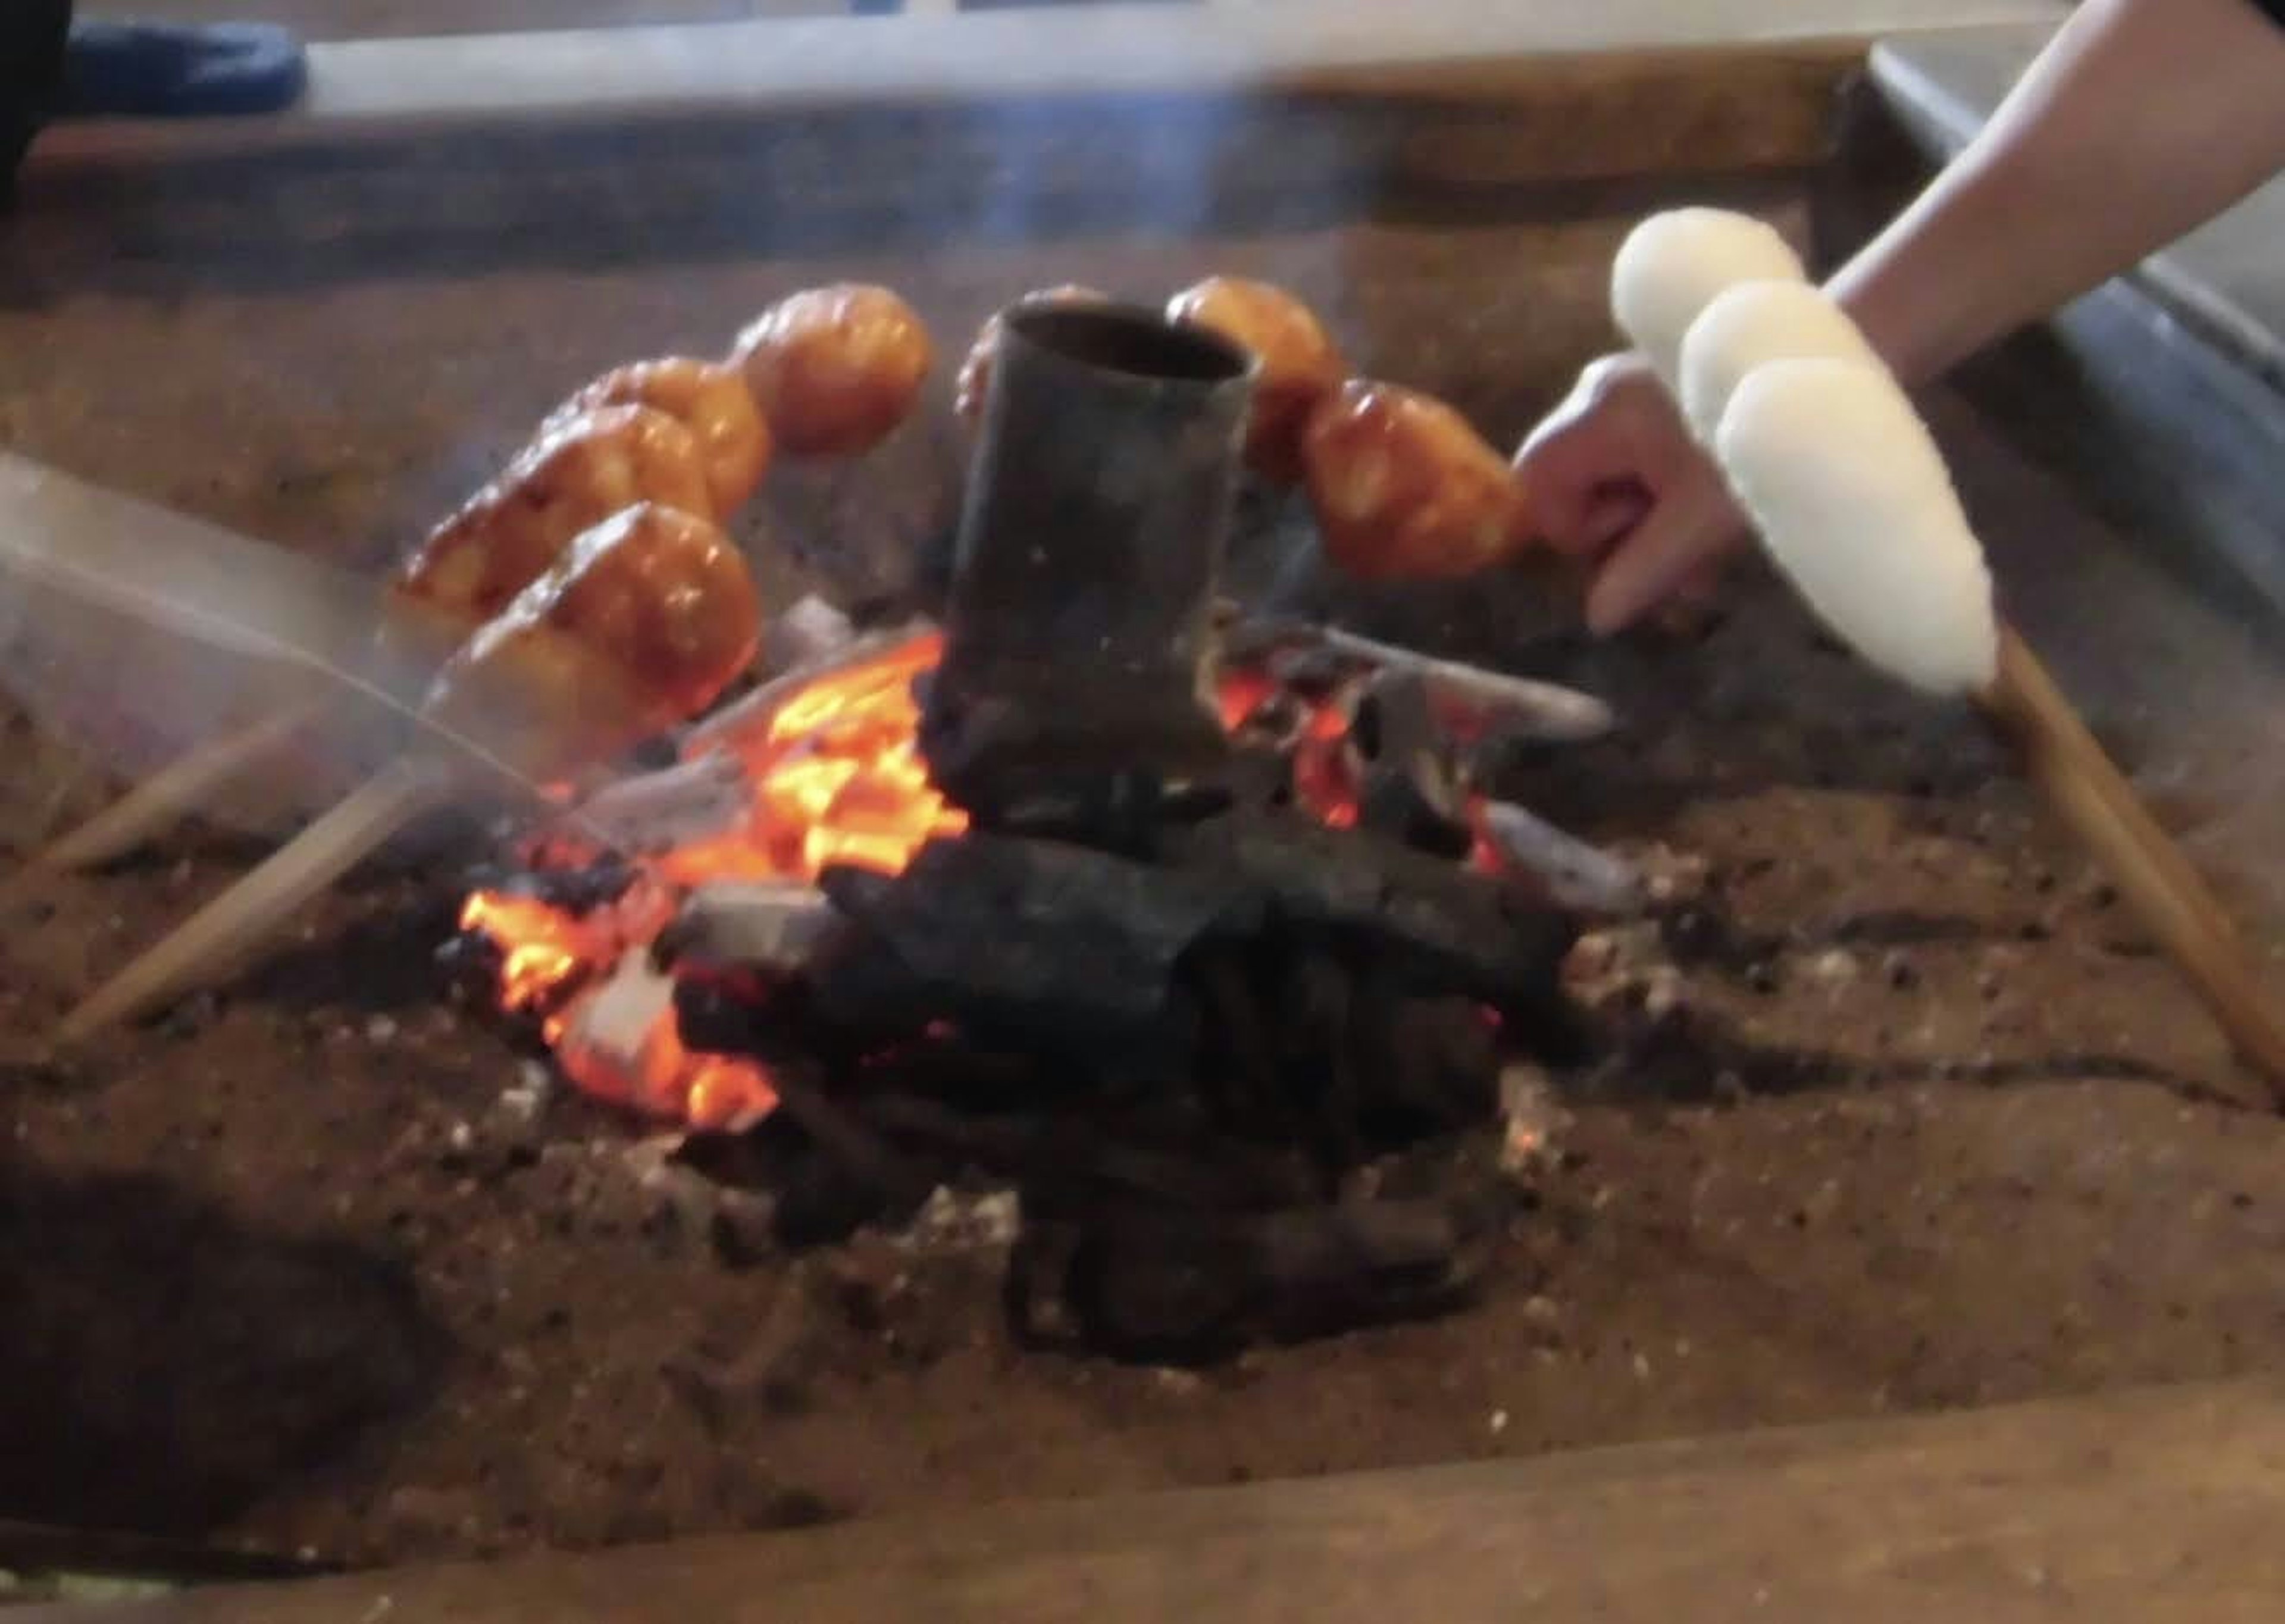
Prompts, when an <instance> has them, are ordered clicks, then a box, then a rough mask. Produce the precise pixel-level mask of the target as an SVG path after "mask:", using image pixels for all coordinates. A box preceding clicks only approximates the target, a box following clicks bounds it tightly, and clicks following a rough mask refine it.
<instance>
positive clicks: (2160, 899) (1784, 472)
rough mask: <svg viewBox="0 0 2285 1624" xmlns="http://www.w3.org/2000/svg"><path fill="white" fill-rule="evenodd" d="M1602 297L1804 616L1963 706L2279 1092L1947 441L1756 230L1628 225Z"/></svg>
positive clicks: (2212, 951)
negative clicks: (2016, 615)
mask: <svg viewBox="0 0 2285 1624" xmlns="http://www.w3.org/2000/svg"><path fill="white" fill-rule="evenodd" d="M1612 304H1613V310H1614V315H1615V316H1616V317H1617V318H1618V320H1619V323H1620V325H1621V326H1622V327H1623V328H1625V330H1626V331H1627V333H1628V335H1629V338H1630V339H1632V340H1633V341H1634V342H1635V344H1636V345H1637V348H1638V349H1641V350H1643V351H1644V352H1645V354H1646V355H1647V356H1648V357H1649V358H1650V360H1651V362H1652V365H1653V368H1654V369H1655V371H1656V372H1657V373H1658V375H1659V377H1660V379H1661V381H1662V382H1664V383H1665V385H1666V387H1667V388H1668V390H1669V393H1670V394H1671V395H1672V396H1674V397H1675V403H1676V408H1677V410H1678V411H1680V412H1681V413H1682V414H1683V416H1684V419H1685V420H1686V421H1687V422H1688V424H1689V427H1690V429H1691V432H1692V434H1694V435H1696V436H1697V437H1698V439H1699V440H1700V442H1701V443H1703V444H1704V446H1705V447H1706V449H1707V451H1708V452H1709V453H1710V454H1711V455H1712V456H1713V458H1714V459H1715V461H1716V463H1717V464H1718V465H1719V467H1720V468H1721V472H1722V475H1723V477H1724V480H1725V481H1726V482H1727V483H1728V485H1729V487H1730V490H1731V493H1732V494H1733V495H1734V496H1735V497H1736V498H1738V501H1739V505H1740V506H1742V507H1743V508H1744V509H1745V510H1746V511H1747V513H1748V514H1750V515H1751V516H1752V518H1753V520H1754V522H1755V527H1756V529H1757V530H1759V532H1760V535H1761V538H1762V542H1763V545H1764V546H1765V547H1766V548H1767V549H1768V551H1769V553H1770V554H1771V558H1772V559H1773V560H1774V561H1775V562H1776V563H1777V565H1778V567H1779V569H1780V570H1781V571H1782V572H1783V574H1784V575H1785V576H1786V578H1787V579H1788V580H1789V581H1790V582H1791V584H1793V586H1794V589H1795V590H1796V591H1797V592H1799V593H1800V594H1801V595H1802V598H1803V599H1804V600H1806V601H1807V602H1808V605H1809V607H1810V609H1812V610H1813V611H1814V612H1815V613H1816V614H1817V615H1818V617H1819V618H1820V619H1822V620H1823V621H1824V622H1825V624H1826V625H1827V626H1828V627H1830V628H1831V629H1832V630H1833V632H1835V633H1836V634H1837V635H1838V636H1839V637H1841V639H1842V640H1843V641H1845V642H1847V643H1848V644H1849V646H1850V647H1852V648H1854V649H1855V650H1856V651H1857V654H1858V655H1860V656H1861V657H1862V658H1864V659H1865V661H1866V662H1867V663H1870V664H1872V665H1874V666H1876V667H1878V668H1879V669H1881V671H1885V672H1887V673H1888V675H1889V676H1891V677H1894V678H1896V679H1897V680H1899V681H1902V682H1904V683H1906V684H1908V685H1910V686H1914V687H1918V688H1920V689H1921V690H1923V691H1925V692H1928V693H1932V694H1953V695H1959V696H1964V697H1967V698H1969V699H1971V700H1972V701H1973V702H1975V704H1976V705H1977V707H1978V708H1979V709H1980V710H1982V711H1983V714H1984V716H1985V717H1986V718H1989V720H1990V721H1991V724H1992V726H1994V727H1995V728H1996V729H1997V730H1998V733H1999V734H2001V735H2002V736H2003V737H2004V738H2005V739H2006V740H2007V741H2008V742H2009V743H2010V744H2011V745H2012V746H2013V747H2014V750H2015V752H2016V754H2017V756H2018V757H2020V758H2021V760H2022V764H2023V767H2024V771H2025V773H2026V774H2027V775H2028V776H2029V777H2030V781H2031V782H2032V784H2033V785H2034V786H2035V787H2036V788H2038V791H2039V793H2040V794H2041V796H2044V797H2045V799H2046V803H2047V804H2048V805H2049V806H2050V807H2051V808H2053V811H2054V812H2055V814H2056V816H2057V817H2058V818H2060V819H2061V820H2062V822H2063V823H2064V824H2065V825H2066V826H2067V827H2068V828H2069V829H2070V830H2071V832H2072V834H2073V835H2075V836H2077V838H2078V840H2079V841H2080V843H2082V844H2083V845H2085V848H2086V849H2087V850H2088V851H2090V852H2091V853H2092V854H2093V856H2094V857H2095V858H2096V859H2098V860H2099V861H2100V863H2101V864H2102V865H2103V867H2105V868H2106V869H2108V871H2109V872H2110V874H2111V875H2113V876H2114V878H2115V879H2116V882H2117V883H2118V886H2119V888H2120V890H2121V892H2122V893H2123V894H2124V896H2125V898H2127V900H2128V902H2129V903H2130V905H2131V906H2132V908H2133V910H2134V913H2135V915H2136V917H2137V918H2139V919H2140V921H2141V922H2142V923H2143V925H2144V926H2145V927H2146V928H2147V929H2148V930H2149V931H2150V932H2151V934H2152V935H2153V936H2155V938H2157V940H2158V942H2159V944H2160V945H2162V946H2163V948H2164V950H2165V951H2166V953H2168V955H2169V956H2170V957H2171V959H2172V961H2173V962H2174V964H2175V965H2176V966H2177V967H2178V968H2179V970H2180V971H2181V973H2182V974H2183V976H2184V977H2186V978H2187V980H2188V981H2189V983H2190V985H2192V986H2193V987H2194V988H2195V990H2196V992H2198V994H2199V996H2200V997H2201V998H2202V999H2203V1000H2204V1001H2205V1003H2206V1005H2207V1007H2208V1008H2210V1010H2211V1011H2212V1013H2213V1015H2214V1017H2215V1019H2216V1020H2217V1022H2218V1024H2220V1026H2221V1028H2222V1030H2223V1031H2224V1032H2226V1034H2227V1036H2228V1038H2229V1040H2230V1041H2231V1042H2232V1044H2233V1045H2234V1046H2235V1047H2236V1049H2237V1051H2238V1053H2239V1055H2240V1056H2241V1057H2242V1059H2243V1060H2244V1061H2245V1062H2246V1063H2248V1064H2250V1065H2251V1066H2252V1067H2254V1068H2255V1069H2257V1070H2258V1071H2259V1072H2260V1073H2261V1074H2262V1077H2263V1079H2264V1080H2265V1082H2266V1084H2267V1085H2268V1087H2269V1090H2270V1093H2271V1094H2272V1096H2273V1099H2274V1100H2275V1102H2277V1103H2278V1104H2279V1105H2281V1106H2285V1021H2281V1019H2280V1017H2279V1015H2278V1013H2277V1010H2276V1008H2275V1006H2274V1004H2273V1001H2272V1000H2271V997H2270V995H2269V993H2268V992H2267V991H2266V990H2265V988H2264V987H2263V985H2262V984H2261V981H2260V978H2259V977H2258V974H2257V972H2256V969H2255V967H2254V964H2253V961H2252V960H2251V957H2250V954H2249V953H2247V951H2246V948H2245V945H2244V944H2243V942H2242V940H2241V938H2239V936H2238V934H2237V932H2236V930H2234V928H2233V927H2232V925H2231V923H2230V921H2229V918H2228V915H2227V914H2226V913H2225V912H2224V911H2223V909H2222V906H2221V905H2220V903H2219V902H2218V900H2217V899H2216V898H2215V897H2214V895H2213V893H2212V891H2211V890H2210V889H2209V888H2208V887H2207V885H2206V883H2205V882H2204V880H2203V878H2202V877H2201V876H2200V875H2199V874H2198V872H2197V870H2196V869H2195V867H2192V865H2191V863H2190V861H2189V859H2188V858H2187V857H2186V856H2185V855H2184V854H2183V852H2182V851H2181V849H2180V847H2179V846H2178V845H2177V844H2176V843H2174V842H2173V840H2172V839H2171V837H2170V836H2168V835H2167V834H2166V832H2165V831H2164V830H2163V828H2160V827H2159V825H2158V823H2157V820H2155V819H2154V818H2153V817H2152V816H2151V815H2150V812H2149V811H2148V808H2147V807H2146V806H2145V805H2144V804H2142V801H2141V798H2140V796H2138V795H2137V794H2136V793H2135V791H2134V788H2133V786H2132V784H2130V783H2129V782H2128V781H2127V780H2126V778H2125V776H2124V774H2123V773H2120V772H2119V770H2118V768H2117V767H2116V765H2114V764H2113V763H2112V761H2111V760H2110V758H2109V757H2108V755H2106V754H2105V753H2104V751H2103V749H2102V747H2101V745H2100V743H2099V742H2098V741H2096V739H2095V737H2094V735H2093V733H2092V732H2091V731H2089V729H2088V728H2087V726H2086V724H2085V722H2084V721H2083V720H2081V719H2080V718H2079V715H2078V713H2077V711H2076V710H2073V709H2072V707H2071V704H2070V702H2069V700H2068V699H2066V698H2065V697H2064V696H2063V694H2062V691H2061V689H2060V688H2059V687H2057V686H2056V685H2055V683H2054V681H2053V679H2052V678H2050V677H2049V676H2048V675H2047V672H2046V669H2045V667H2043V666H2042V665H2041V664H2040V663H2039V661H2038V656H2037V655H2034V654H2033V653H2032V651H2031V649H2030V646H2029V645H2028V644H2026V643H2025V642H2024V641H2023V639H2022V636H2021V635H2020V634H2019V633H2018V632H2016V631H2015V629H2014V627H2013V626H2011V625H2009V624H2007V623H2006V621H2005V620H2004V619H2003V618H2002V617H2001V616H2000V615H1999V614H1998V609H1997V608H1996V607H1995V605H1994V603H1993V601H1992V587H1991V571H1990V568H1989V566H1988V564H1987V562H1986V561H1985V558H1984V553H1983V543H1982V542H1981V541H1980V540H1978V539H1977V537H1976V536H1975V531H1974V530H1973V529H1972V528H1971V527H1970V525H1969V523H1968V520H1967V513H1966V511H1965V509H1964V507H1963V506H1962V505H1961V503H1960V500H1959V492H1958V491H1957V490H1956V489H1955V488H1954V486H1953V484H1952V481H1951V470H1950V468H1949V467H1948V466H1947V465H1946V463H1945V461H1944V458H1943V451H1941V449H1940V448H1939V447H1938V446H1937V444H1936V439H1935V436H1934V435H1932V434H1930V433H1929V431H1928V425H1927V424H1926V423H1925V422H1923V421H1922V420H1921V419H1920V413H1919V412H1917V411H1916V410H1915V409H1914V407H1913V405H1912V400H1911V398H1910V396H1907V395H1906V394H1905V392H1904V388H1903V386H1902V385H1901V384H1900V383H1899V382H1898V381H1897V380H1896V377H1895V376H1894V375H1893V374H1892V373H1890V372H1889V370H1888V366H1887V365H1886V364H1885V363H1884V362H1883V361H1882V360H1881V357H1880V356H1879V355H1878V353H1877V352H1876V351H1875V350H1874V349H1873V347H1872V345H1871V344H1870V343H1868V342H1867V341H1866V340H1865V336H1864V334H1863V333H1861V332H1860V331H1859V330H1858V329H1857V326H1856V324H1855V323H1854V322H1853V321H1852V320H1851V319H1850V318H1849V315H1848V314H1847V313H1846V312H1845V311H1843V310H1841V308H1840V307H1839V306H1838V305H1837V304H1835V303H1833V302H1832V301H1831V300H1830V299H1828V298H1827V297H1826V295H1825V294H1823V293H1822V292H1820V291H1819V290H1818V289H1817V288H1814V287H1812V286H1809V285H1808V282H1807V279H1806V276H1805V274H1804V273H1803V271H1802V267H1801V266H1800V264H1799V263H1798V262H1796V261H1794V260H1793V258H1792V256H1791V255H1790V253H1789V252H1788V251H1786V250H1785V249H1784V248H1783V247H1782V245H1781V244H1779V242H1778V241H1777V239H1775V237H1774V235H1773V234H1772V233H1771V231H1770V230H1769V228H1768V227H1767V226H1766V225H1765V224H1762V223H1761V222H1759V221H1756V220H1753V219H1751V218H1748V217H1747V216H1739V215H1731V214H1725V213H1723V212H1721V211H1718V210H1714V209H1686V210H1677V211H1674V212H1672V213H1669V214H1667V215H1662V216H1653V217H1652V218H1651V219H1649V220H1646V221H1645V222H1644V223H1643V224H1641V225H1639V226H1637V228H1636V229H1635V231H1633V232H1632V233H1630V234H1629V238H1628V240H1627V242H1626V244H1625V246H1624V247H1621V250H1620V253H1619V256H1618V260H1617V262H1616V263H1614V267H1613V272H1612Z"/></svg>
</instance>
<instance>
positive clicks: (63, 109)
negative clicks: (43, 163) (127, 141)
mask: <svg viewBox="0 0 2285 1624" xmlns="http://www.w3.org/2000/svg"><path fill="white" fill-rule="evenodd" d="M5 3H7V0H0V4H5ZM308 82H309V59H308V56H307V54H306V53H305V52H304V51H303V50H302V42H301V41H300V40H298V39H296V38H295V37H294V35H292V34H290V33H288V32H287V31H286V30H285V29H283V28H280V27H273V26H271V25H270V24H268V23H251V22H226V23H205V24H193V25H186V26H179V27H169V26H166V25H161V24H157V23H133V22H92V21H90V22H75V23H74V24H73V25H72V29H71V36H70V39H69V41H68V43H67V44H66V46H65V48H64V71H63V86H62V94H61V97H60V98H59V101H58V103H57V106H56V107H55V109H54V111H55V113H56V115H57V116H59V117H62V118H91V117H125V118H201V117H217V116H226V115H230V114H256V113H276V112H279V111H280V110H282V109H284V108H287V107H290V106H293V105H294V103H295V102H296V101H298V100H300V99H301V96H302V90H303V88H304V87H305V86H306V85H307V84H308Z"/></svg>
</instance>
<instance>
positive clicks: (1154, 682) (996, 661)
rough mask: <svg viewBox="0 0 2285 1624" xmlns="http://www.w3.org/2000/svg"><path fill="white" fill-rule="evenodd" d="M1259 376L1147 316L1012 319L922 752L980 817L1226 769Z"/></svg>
mask: <svg viewBox="0 0 2285 1624" xmlns="http://www.w3.org/2000/svg"><path fill="white" fill-rule="evenodd" d="M1256 370H1257V369H1256V366H1255V364H1254V361H1253V358H1252V357H1251V356H1250V355H1248V354H1247V353H1245V351H1243V350H1241V349H1238V348H1237V346H1235V345H1233V344H1230V343H1229V342H1228V341H1225V340H1223V339H1221V338H1220V337H1219V336H1217V335H1215V334H1213V333H1208V332H1206V331H1205V330H1204V329H1202V328H1197V327H1193V326H1186V325H1182V324H1179V323H1174V322H1170V321H1168V320H1166V318H1163V317H1161V316H1160V315H1158V314H1157V313H1156V312H1153V311H1149V310H1141V309H1138V308H1133V307H1128V306H1124V305H1113V304H1103V305H1069V304H1060V305H1051V304H1048V303H1045V302H1034V303H1030V304H1025V305H1018V306H1017V307H1016V308H1015V309H1013V310H1010V311H1009V312H1008V314H1007V317H1006V319H1005V321H1004V323H1003V325H1002V335H1001V341H1000V349H999V353H998V355H997V357H995V364H994V365H993V374H992V384H991V388H990V393H989V395H988V396H987V397H986V400H985V410H984V418H983V423H982V426H981V429H980V442H979V444H978V451H977V454H976V459H975V464H974V467H973V470H972V472H971V476H970V485H969V490H968V498H967V504H966V507H965V511H964V513H963V514H962V523H961V530H960V536H959V541H958V545H957V551H956V558H955V562H954V578H953V587H952V593H951V601H950V604H949V606H948V610H947V613H946V621H945V651H944V658H943V663H941V665H940V666H939V667H938V670H937V671H936V673H935V674H934V676H933V678H932V679H930V683H929V691H928V695H927V699H926V703H925V707H924V715H923V725H922V735H921V736H922V745H923V750H924V752H925V754H926V756H927V758H928V761H929V765H930V769H931V771H932V772H933V773H934V774H935V777H936V781H937V783H938V786H939V787H940V788H943V789H944V790H945V792H946V794H947V795H949V796H952V797H953V798H954V800H955V801H957V802H959V803H960V804H962V805H963V806H965V807H967V808H968V810H969V811H970V812H971V813H973V814H974V815H976V816H977V817H978V818H979V819H983V820H991V819H992V818H993V815H994V814H995V813H996V812H1001V811H1002V810H1005V809H1007V808H1009V807H1011V806H1013V805H1016V804H1020V803H1022V802H1023V801H1024V800H1025V798H1026V797H1029V796H1036V795H1038V794H1040V793H1041V792H1042V791H1050V792H1053V793H1057V794H1060V793H1064V792H1066V791H1068V790H1069V789H1071V788H1073V787H1074V786H1077V785H1084V784H1100V783H1103V782H1107V781H1112V780H1125V781H1134V780H1138V779H1139V780H1142V781H1147V782H1153V783H1156V784H1161V785H1164V784H1170V783H1181V782H1183V781H1189V780H1191V779H1194V778H1196V777H1197V776H1199V775H1201V774H1203V773H1209V772H1211V771H1212V770H1213V768H1214V767H1215V766H1217V765H1220V764H1221V761H1222V760H1223V759H1224V757H1225V754H1226V751H1227V748H1228V746H1227V741H1226V739H1225V738H1224V735H1223V732H1222V728H1221V718H1220V715H1219V713H1218V710H1217V706H1216V702H1215V693H1214V679H1215V671H1214V665H1215V662H1214V650H1215V647H1216V637H1215V630H1214V624H1213V608H1214V598H1215V589H1216V587H1217V586H1218V584H1219V583H1220V580H1221V567H1222V558H1223V553H1224V551H1225V549H1226V546H1227V544H1228V540H1229V525H1230V516H1231V512H1232V508H1233V506H1234V503H1235V500H1236V497H1237V483H1238V477H1239V453H1240V448H1241V445H1242V443H1243V440H1244V437H1245V425H1246V416H1247V413H1248V412H1249V410H1250V409H1251V406H1252V396H1253V386H1254V379H1255V373H1256Z"/></svg>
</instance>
